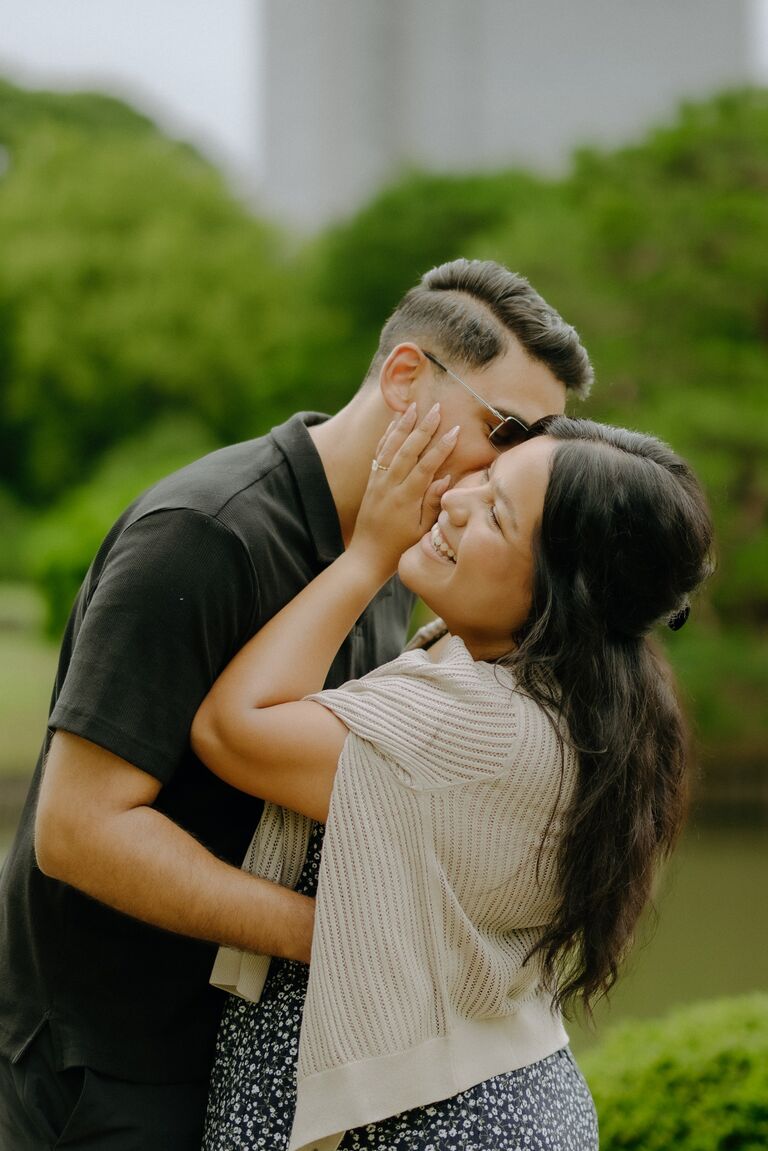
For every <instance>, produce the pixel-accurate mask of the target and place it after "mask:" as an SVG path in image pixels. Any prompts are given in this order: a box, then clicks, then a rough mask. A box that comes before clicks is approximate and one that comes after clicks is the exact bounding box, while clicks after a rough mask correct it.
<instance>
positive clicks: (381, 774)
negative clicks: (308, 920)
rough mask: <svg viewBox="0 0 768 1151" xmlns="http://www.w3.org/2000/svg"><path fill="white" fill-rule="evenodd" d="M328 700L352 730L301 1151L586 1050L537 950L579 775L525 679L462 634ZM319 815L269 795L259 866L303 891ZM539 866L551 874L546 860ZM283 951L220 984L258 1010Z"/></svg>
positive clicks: (242, 963)
mask: <svg viewBox="0 0 768 1151" xmlns="http://www.w3.org/2000/svg"><path fill="white" fill-rule="evenodd" d="M310 698H312V699H316V700H317V701H318V702H319V703H321V704H323V705H324V706H325V707H327V708H330V710H331V711H333V712H334V713H335V714H336V715H338V716H339V718H340V719H342V720H343V721H344V723H345V724H346V725H347V727H348V728H349V732H350V734H349V736H348V738H347V740H346V743H345V745H344V749H343V752H342V755H341V758H340V760H339V769H338V773H337V776H336V782H335V785H334V790H333V796H332V799H331V807H330V811H329V815H328V822H327V825H326V833H325V841H324V846H323V857H322V863H321V867H320V876H319V882H318V892H317V912H316V924H315V936H314V942H313V945H312V962H311V965H310V976H309V986H308V991H307V999H306V1004H305V1010H304V1018H303V1024H302V1029H301V1041H300V1047H299V1063H298V1095H297V1106H296V1115H295V1119H294V1124H293V1130H292V1134H291V1141H290V1151H312V1149H317V1151H332V1149H333V1148H336V1147H337V1146H338V1144H339V1142H340V1141H341V1138H342V1135H343V1132H344V1131H345V1130H346V1129H348V1128H351V1127H358V1126H362V1125H364V1124H367V1123H374V1122H376V1121H377V1120H380V1119H383V1118H386V1117H387V1116H390V1115H395V1114H397V1113H399V1112H401V1111H405V1110H408V1109H410V1108H412V1107H417V1106H421V1105H424V1104H428V1103H431V1102H434V1101H436V1100H438V1099H444V1098H447V1097H449V1096H452V1095H455V1094H457V1093H458V1092H459V1091H463V1090H466V1089H467V1088H468V1087H471V1086H473V1085H474V1084H475V1083H479V1082H480V1081H481V1080H484V1079H488V1078H490V1077H491V1076H493V1075H498V1074H501V1073H503V1072H505V1071H510V1070H513V1069H514V1068H517V1067H522V1066H525V1065H527V1064H529V1063H534V1062H536V1061H537V1060H539V1059H543V1058H544V1057H545V1056H547V1055H550V1054H551V1053H552V1052H554V1051H556V1050H558V1049H559V1048H560V1047H562V1046H564V1045H565V1044H566V1043H567V1041H568V1039H567V1035H566V1033H565V1031H564V1029H563V1025H562V1021H561V1020H560V1018H559V1016H557V1015H556V1014H553V1012H552V1008H551V998H550V996H549V995H548V994H547V993H546V991H545V990H544V989H543V988H542V986H541V983H540V972H539V967H538V964H537V963H536V962H535V961H531V962H530V963H528V964H526V965H523V961H524V959H525V956H526V954H527V953H528V951H529V950H530V948H531V946H532V945H533V944H534V943H535V942H536V940H537V939H538V938H539V935H540V930H541V928H542V926H543V925H545V924H546V923H547V922H548V921H549V920H550V918H551V916H552V914H553V910H554V908H555V904H556V852H557V848H558V844H559V840H560V835H561V830H562V816H563V813H564V811H565V809H566V807H567V805H568V803H569V801H570V798H571V795H572V792H573V785H574V781H575V777H576V758H575V754H574V752H573V751H572V750H571V749H570V748H569V747H568V746H567V744H566V745H565V748H564V756H563V757H561V752H560V745H559V743H558V740H557V737H556V734H555V730H554V726H553V723H552V721H551V719H550V718H549V717H548V716H547V715H546V713H545V712H544V711H543V710H542V708H541V707H539V705H538V704H536V703H534V702H533V701H532V700H531V699H530V698H529V697H527V696H526V695H524V694H522V693H521V692H518V691H516V690H515V683H514V680H513V678H512V676H511V675H510V673H509V672H507V671H505V670H504V669H502V668H500V667H498V666H493V665H491V664H487V663H476V662H475V661H474V660H473V659H472V657H471V656H470V654H469V652H468V651H467V649H466V647H465V646H464V644H463V643H462V641H461V640H460V639H459V638H458V637H452V638H451V639H450V641H449V643H448V645H447V647H446V650H445V652H444V654H443V658H442V659H441V661H440V662H437V663H435V662H432V660H431V659H430V658H429V656H428V655H427V654H426V653H425V652H423V651H408V652H405V653H404V654H403V655H401V656H400V657H399V658H398V659H396V660H394V661H393V662H392V663H390V664H387V665H385V666H384V667H381V668H377V669H376V670H375V671H373V672H371V673H370V674H369V675H367V676H365V677H364V678H363V679H361V680H356V681H353V682H350V683H347V684H345V685H344V686H343V687H341V688H339V689H337V690H333V691H324V692H320V693H319V694H317V695H315V696H311V697H310ZM310 829H311V822H310V820H308V819H306V818H304V817H303V816H299V815H296V814H294V813H293V812H288V811H285V810H284V809H282V808H278V807H275V806H273V805H270V804H268V805H267V806H266V808H265V811H264V816H263V818H262V820H261V823H260V824H259V827H258V829H257V831H256V834H255V836H254V839H253V842H252V843H251V847H250V849H249V852H248V855H247V857H246V860H245V863H244V864H243V866H244V867H245V868H247V869H248V870H251V871H253V872H255V873H257V874H260V875H264V876H266V877H267V878H269V879H272V880H275V881H276V882H278V883H283V884H286V885H289V886H293V885H295V883H296V882H297V880H298V877H299V874H300V872H301V868H302V865H303V861H304V855H305V852H306V847H307V841H308V837H309V833H310ZM537 862H538V869H537ZM268 965H269V959H268V958H266V957H264V956H255V955H251V954H248V953H243V952H237V951H234V950H231V949H225V948H222V949H221V950H220V952H219V956H218V958H217V961H216V966H215V968H214V972H213V975H212V982H214V983H215V984H216V985H217V986H223V987H225V988H226V989H227V990H229V991H231V992H233V993H235V994H239V995H242V996H244V997H245V998H249V999H253V1000H257V999H258V998H259V995H260V993H261V989H262V987H263V984H264V980H265V978H266V974H267V970H268Z"/></svg>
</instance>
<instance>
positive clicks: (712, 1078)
mask: <svg viewBox="0 0 768 1151" xmlns="http://www.w3.org/2000/svg"><path fill="white" fill-rule="evenodd" d="M581 1063H582V1066H583V1069H584V1074H585V1075H586V1078H587V1081H588V1082H589V1085H590V1088H591V1090H592V1094H593V1096H594V1099H595V1105H596V1107H597V1113H598V1116H599V1120H600V1147H601V1151H619V1149H621V1151H635V1149H636V1151H672V1149H673V1148H674V1151H764V1148H766V1147H768V995H764V994H755V995H751V996H745V997H743V998H739V999H723V1000H717V1001H714V1002H711V1003H701V1004H697V1005H695V1006H694V1007H688V1008H685V1009H683V1010H681V1011H678V1012H675V1013H674V1014H673V1015H670V1016H669V1017H668V1018H666V1019H664V1020H661V1021H654V1022H650V1023H638V1024H626V1025H624V1026H622V1027H619V1028H617V1029H616V1030H615V1031H614V1032H613V1033H612V1034H611V1035H610V1036H609V1037H608V1038H607V1039H606V1040H605V1041H604V1042H603V1043H602V1044H601V1046H600V1047H599V1048H598V1049H597V1050H596V1051H594V1052H592V1053H591V1054H589V1055H587V1056H585V1057H584V1058H583V1059H582V1060H581Z"/></svg>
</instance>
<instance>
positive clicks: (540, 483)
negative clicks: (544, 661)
mask: <svg viewBox="0 0 768 1151" xmlns="http://www.w3.org/2000/svg"><path fill="white" fill-rule="evenodd" d="M555 447H556V441H555V440H553V439H552V438H551V437H548V436H542V437H540V438H538V439H534V440H529V441H528V442H527V443H525V444H521V445H520V447H517V448H512V449H511V450H510V451H507V452H505V453H504V454H503V455H500V456H497V457H496V459H495V460H494V462H493V463H492V464H491V467H490V468H489V469H487V470H485V471H482V472H475V473H474V474H472V475H470V476H467V477H465V479H463V480H462V481H461V482H460V483H459V484H457V485H456V487H454V488H452V489H451V490H450V491H449V492H446V494H445V495H444V496H443V499H442V510H441V512H440V515H439V517H438V521H437V524H436V525H435V527H434V528H433V529H432V531H431V532H428V533H427V534H426V535H424V536H423V537H422V538H421V540H419V542H418V543H417V544H414V546H413V547H412V548H409V549H408V551H407V552H405V554H404V555H403V556H402V558H401V560H400V566H399V569H398V571H399V574H400V578H401V579H402V581H403V583H404V584H405V585H406V586H407V587H409V588H410V589H411V590H412V591H414V592H416V594H417V595H420V596H421V598H422V599H423V600H424V602H425V603H426V604H427V605H428V606H429V607H430V608H432V610H433V611H434V612H436V613H437V614H438V615H440V616H442V618H443V619H444V620H445V622H446V624H447V626H448V628H449V630H450V631H451V632H452V633H453V634H454V635H458V636H461V638H462V639H463V640H464V643H465V644H466V645H467V648H468V649H469V651H470V652H471V654H472V655H473V657H474V658H475V659H495V658H498V656H500V655H503V654H504V653H505V652H508V651H509V650H510V648H511V647H512V646H513V639H512V637H513V635H514V633H515V632H516V631H517V630H518V629H519V627H520V626H521V625H522V624H523V623H524V622H525V620H526V619H527V617H528V613H529V611H530V606H531V580H532V575H533V548H532V541H533V537H534V534H535V532H536V529H537V528H538V526H539V524H540V523H541V516H542V511H543V508H544V496H545V494H546V491H547V484H548V483H549V473H550V464H551V459H552V453H553V452H554V450H555Z"/></svg>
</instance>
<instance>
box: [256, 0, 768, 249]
mask: <svg viewBox="0 0 768 1151" xmlns="http://www.w3.org/2000/svg"><path fill="white" fill-rule="evenodd" d="M758 3H759V0H263V6H264V7H263V12H262V36H263V39H262V54H263V59H262V68H261V74H262V79H263V88H262V98H261V108H262V118H263V125H262V132H261V140H262V158H261V165H260V168H261V172H262V188H261V203H262V205H263V206H264V207H265V208H266V209H267V210H268V211H270V212H271V213H273V214H274V215H276V216H277V217H278V218H281V219H283V220H284V221H286V222H290V223H293V224H295V225H299V226H301V227H305V228H313V227H317V226H319V225H321V224H323V223H325V222H326V221H328V220H330V219H333V218H336V217H339V216H342V215H344V214H345V213H348V212H350V211H352V210H354V209H355V208H356V207H357V206H358V205H359V204H360V203H361V202H362V201H363V200H364V199H365V198H366V197H367V196H369V195H370V194H371V193H372V192H374V191H375V190H376V189H377V188H379V187H380V186H381V185H382V184H384V183H386V182H388V181H391V180H393V179H395V178H396V177H397V176H398V174H399V173H400V172H401V171H402V170H403V169H405V168H408V167H414V166H417V167H421V168H427V169H431V170H436V171H441V170H443V171H446V170H450V171H458V170H462V169H464V170H466V169H478V168H480V169H482V168H498V167H504V166H514V165H518V164H520V165H527V166H534V167H537V168H539V169H544V170H553V171H556V170H557V169H558V168H561V167H562V166H563V164H564V162H565V160H566V158H567V156H568V154H569V153H570V152H571V151H572V149H573V148H574V147H576V146H578V145H580V144H590V143H592V144H594V143H596V144H603V145H611V144H618V143H621V142H623V141H627V140H629V139H631V138H633V137H636V136H638V135H639V134H641V133H642V132H643V130H644V129H645V128H647V127H648V126H649V125H650V124H652V123H654V122H659V121H663V120H665V119H669V118H670V117H671V116H672V115H673V114H674V110H675V108H676V106H677V105H678V104H679V102H680V101H681V100H682V99H684V98H687V97H693V98H701V97H705V96H707V95H709V94H711V93H712V92H714V91H716V90H718V89H720V88H723V87H726V86H731V85H740V84H744V83H748V82H750V81H754V80H757V79H758V78H759V72H760V70H761V69H760V66H759V60H760V49H759V46H758V47H756V45H755V37H756V13H757V7H758Z"/></svg>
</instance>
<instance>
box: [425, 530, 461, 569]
mask: <svg viewBox="0 0 768 1151" xmlns="http://www.w3.org/2000/svg"><path fill="white" fill-rule="evenodd" d="M429 538H430V543H431V546H432V547H433V548H434V550H435V551H436V552H437V554H438V555H439V556H440V557H441V558H444V559H449V560H450V561H451V563H454V564H455V563H456V552H455V551H454V550H453V548H452V547H451V545H450V544H449V543H448V541H447V540H446V538H445V536H444V535H443V533H442V531H441V530H440V525H439V524H435V525H434V526H433V528H432V531H431V532H430V533H429Z"/></svg>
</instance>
